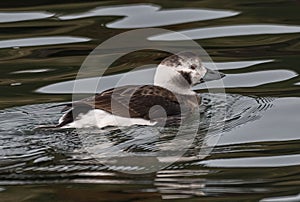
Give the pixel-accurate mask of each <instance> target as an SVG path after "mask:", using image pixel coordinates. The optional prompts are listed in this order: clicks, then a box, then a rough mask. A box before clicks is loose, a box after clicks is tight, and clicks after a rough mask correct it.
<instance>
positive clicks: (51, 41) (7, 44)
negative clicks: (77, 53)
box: [0, 36, 90, 48]
mask: <svg viewBox="0 0 300 202" xmlns="http://www.w3.org/2000/svg"><path fill="white" fill-rule="evenodd" d="M87 41H90V39H89V38H86V37H71V36H53V37H32V38H23V39H10V40H1V41H0V48H12V47H28V46H45V45H58V44H70V43H80V42H87Z"/></svg>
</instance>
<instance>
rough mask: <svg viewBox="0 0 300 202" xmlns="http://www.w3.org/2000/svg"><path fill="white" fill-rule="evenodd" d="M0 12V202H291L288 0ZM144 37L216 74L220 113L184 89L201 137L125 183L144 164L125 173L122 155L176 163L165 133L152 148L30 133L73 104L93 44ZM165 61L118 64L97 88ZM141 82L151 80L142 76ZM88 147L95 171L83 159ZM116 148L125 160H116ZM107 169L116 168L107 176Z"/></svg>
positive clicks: (295, 163)
mask: <svg viewBox="0 0 300 202" xmlns="http://www.w3.org/2000/svg"><path fill="white" fill-rule="evenodd" d="M0 4H1V9H0V29H1V32H0V63H1V70H0V71H1V79H0V88H1V94H0V97H1V99H0V108H1V111H0V154H1V155H0V165H1V166H0V199H1V201H21V200H26V201H98V200H104V201H105V200H107V201H111V200H124V201H125V200H126V201H128V200H139V201H153V200H162V199H184V200H186V198H188V199H190V200H204V201H224V200H227V201H241V200H247V201H260V200H261V201H268V202H270V201H299V200H300V199H299V198H300V197H299V187H300V183H299V176H300V175H299V166H300V150H299V144H300V142H299V140H300V136H299V132H298V131H299V129H300V126H299V113H300V105H299V104H300V98H299V96H300V93H299V92H300V78H299V64H300V63H299V60H298V57H299V36H300V35H299V33H300V25H299V14H298V13H299V2H298V1H296V0H295V1H293V0H291V1H264V2H261V1H254V0H249V1H242V2H241V1H234V0H230V1H226V3H224V4H220V2H219V1H214V0H207V1H189V2H183V1H164V2H161V1H153V2H152V3H151V4H146V3H143V2H135V3H133V2H130V3H125V2H121V1H119V2H118V1H113V2H110V1H104V2H102V1H101V2H100V1H99V2H85V3H77V2H74V3H68V4H64V3H56V2H52V3H49V2H28V3H26V4H25V3H21V2H17V1H10V2H9V3H4V2H2V3H0ZM146 27H147V28H149V27H159V28H165V29H170V30H172V31H178V32H179V33H182V34H185V35H187V36H189V37H190V38H192V39H194V40H195V41H196V42H198V43H199V44H200V45H201V46H202V47H203V48H204V49H205V50H206V51H207V52H208V53H209V55H210V56H211V57H212V59H213V61H214V62H215V65H216V66H217V68H218V69H219V70H220V71H222V72H223V73H225V74H226V77H225V78H224V80H223V81H224V85H225V90H226V100H227V102H226V103H222V102H220V100H222V99H221V97H220V96H222V95H220V94H209V93H207V90H205V89H206V86H205V85H203V84H201V85H197V86H195V88H194V90H196V91H197V92H198V93H199V94H201V95H202V97H203V104H202V106H201V111H202V115H201V118H200V119H199V120H197V122H195V124H199V123H200V126H199V130H198V132H197V135H196V138H195V141H193V142H192V144H191V145H190V147H189V148H188V149H187V150H186V151H185V153H184V155H183V156H182V157H181V158H180V159H177V161H176V162H175V163H173V164H168V165H167V166H166V167H164V168H163V169H162V170H159V171H156V172H153V173H146V174H140V175H136V174H132V173H128V172H129V170H130V171H137V170H142V171H143V170H145V169H149V164H147V163H146V164H145V165H141V164H139V165H136V167H134V166H132V165H131V166H128V165H127V164H126V162H132V157H133V156H132V154H133V153H138V152H139V154H142V155H143V159H144V161H145V162H151V160H153V159H151V157H152V156H153V154H156V153H155V152H157V148H158V147H159V148H160V149H162V150H163V151H164V153H163V154H170V155H169V156H168V155H167V157H171V156H172V155H171V154H174V151H175V152H176V149H174V145H173V147H172V145H170V144H169V141H170V138H171V139H172V138H173V135H174V131H172V130H173V129H172V128H171V129H169V130H167V131H165V133H164V136H162V137H161V138H160V139H157V136H155V131H154V132H153V128H151V127H138V126H133V127H129V128H124V129H123V130H121V131H120V130H118V129H115V128H110V129H106V130H100V131H99V130H96V131H81V132H80V133H78V131H74V130H59V131H50V130H36V129H35V128H36V127H37V126H39V125H43V124H54V123H56V121H57V119H58V118H59V116H60V112H59V110H60V108H51V109H46V108H47V107H49V106H53V105H55V104H57V103H64V102H68V101H70V100H71V99H72V96H71V93H72V85H73V84H74V79H75V77H76V74H77V71H78V69H79V68H80V65H81V64H82V62H83V61H84V59H85V58H86V56H87V55H88V54H89V53H90V52H91V51H92V50H93V49H94V48H95V47H96V46H97V45H99V44H100V43H101V42H103V41H105V40H106V39H109V38H110V37H112V36H115V35H117V34H119V33H122V32H124V31H128V30H132V29H136V28H146ZM149 40H152V41H159V42H160V43H165V42H167V41H171V42H173V43H174V45H176V44H177V43H180V40H182V39H181V38H178V35H176V36H174V35H173V36H172V35H160V36H153V37H151V38H149ZM120 51H122V50H120ZM165 56H166V54H165V53H163V52H160V51H155V50H144V51H138V52H135V53H131V54H128V55H127V56H126V57H124V58H122V59H121V60H120V61H118V62H116V63H114V64H113V66H112V67H110V68H109V71H108V72H107V74H106V77H104V83H105V84H106V85H107V86H102V88H109V87H110V86H112V85H114V83H115V82H116V81H117V80H118V79H119V78H120V77H121V76H123V75H124V74H125V73H126V72H128V71H130V70H132V69H133V68H135V67H138V66H142V65H147V64H157V63H159V61H161V59H162V58H164V57H165ZM206 65H207V66H210V65H211V64H209V63H208V64H206ZM143 71H144V74H143V75H145V74H146V75H151V74H152V73H153V69H151V68H148V69H146V70H143ZM141 75H142V74H140V73H139V72H133V74H132V78H139V79H140V80H143V81H144V80H145V79H147V78H145V77H142V76H141ZM93 79H94V78H90V79H88V80H81V81H80V82H94V80H93ZM211 85H213V86H214V87H222V86H218V85H219V84H218V83H215V84H214V83H213V82H211ZM213 106H220V107H223V109H224V110H225V111H226V119H225V125H224V127H223V129H222V132H220V128H219V125H217V124H216V123H213V121H211V117H216V116H218V111H217V110H214V108H213ZM209 124H212V125H210V126H211V128H213V130H212V136H210V137H217V139H218V141H217V145H216V146H215V147H214V148H213V150H212V151H210V152H209V153H207V154H208V155H207V156H203V155H202V154H203V153H202V152H203V151H202V150H201V146H202V144H203V141H204V140H203V139H202V137H203V135H204V134H206V132H207V127H208V125H209ZM214 124H215V125H214ZM99 133H100V134H101V135H99ZM108 140H110V141H108ZM210 140H213V138H212V139H210ZM183 141H184V139H178V142H175V143H174V144H176V146H180V145H184V142H183ZM109 142H110V143H113V144H108V143H109ZM208 143H209V142H208ZM94 146H98V147H97V150H96V151H97V152H98V153H97V155H98V156H97V159H98V160H97V161H95V158H94V157H95V156H93V155H95V154H93V155H91V153H92V152H93V151H94V150H93V149H95V147H94ZM99 147H100V148H99ZM120 148H121V149H122V150H125V151H128V153H125V154H124V153H122V155H120V153H118V152H115V151H118V150H117V149H120ZM99 149H100V150H99ZM99 151H101V152H99ZM115 158H117V159H118V161H119V162H120V164H119V165H118V166H116V167H113V168H112V167H108V166H107V163H108V162H109V160H110V159H115ZM145 159H147V160H148V161H146V160H145ZM166 159H167V160H168V158H166ZM103 162H105V163H103ZM136 162H137V161H136ZM122 164H124V165H126V166H122Z"/></svg>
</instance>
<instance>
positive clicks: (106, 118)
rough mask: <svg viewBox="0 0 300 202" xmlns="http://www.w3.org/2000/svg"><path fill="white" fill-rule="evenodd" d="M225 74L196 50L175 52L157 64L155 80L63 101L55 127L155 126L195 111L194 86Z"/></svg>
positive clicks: (196, 100)
mask: <svg viewBox="0 0 300 202" xmlns="http://www.w3.org/2000/svg"><path fill="white" fill-rule="evenodd" d="M224 76H225V75H224V74H223V73H221V72H218V71H216V70H211V69H209V68H206V67H205V66H204V65H203V63H202V61H201V58H200V57H199V56H198V55H197V54H195V53H193V52H180V53H178V54H173V55H171V56H168V57H166V58H165V59H163V60H162V61H161V62H160V64H159V65H158V66H157V68H156V71H155V76H154V82H153V84H151V85H125V86H120V87H115V88H111V89H108V90H105V91H103V92H101V93H98V94H96V95H94V96H92V97H88V98H84V99H81V100H78V101H75V102H72V103H66V104H63V105H64V107H63V109H62V110H61V112H62V113H64V114H63V115H62V116H61V118H60V119H59V121H58V124H57V125H55V126H54V127H55V128H87V127H97V128H105V127H107V126H131V125H148V126H152V125H155V124H157V123H158V122H160V120H162V119H165V118H168V117H175V116H182V115H183V114H189V113H192V112H193V111H194V110H195V109H196V108H197V107H198V106H199V105H200V103H201V97H200V96H198V94H197V93H196V92H195V91H193V90H192V87H193V86H195V85H197V84H199V83H203V82H207V81H211V80H216V79H221V78H222V77H224Z"/></svg>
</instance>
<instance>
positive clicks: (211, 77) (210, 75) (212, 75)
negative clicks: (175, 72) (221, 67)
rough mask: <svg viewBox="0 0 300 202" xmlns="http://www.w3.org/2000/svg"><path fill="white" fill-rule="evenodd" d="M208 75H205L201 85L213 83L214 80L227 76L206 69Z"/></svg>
mask: <svg viewBox="0 0 300 202" xmlns="http://www.w3.org/2000/svg"><path fill="white" fill-rule="evenodd" d="M206 70H207V71H206V73H205V75H204V77H203V78H202V79H201V83H203V82H207V81H213V80H218V79H221V78H223V77H224V76H225V74H223V73H221V72H219V71H216V70H211V69H208V68H206Z"/></svg>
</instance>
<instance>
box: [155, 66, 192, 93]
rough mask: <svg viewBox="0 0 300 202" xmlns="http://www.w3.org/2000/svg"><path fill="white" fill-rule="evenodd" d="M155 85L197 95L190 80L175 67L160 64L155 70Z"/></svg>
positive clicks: (174, 91) (175, 91)
mask: <svg viewBox="0 0 300 202" xmlns="http://www.w3.org/2000/svg"><path fill="white" fill-rule="evenodd" d="M154 85H156V86H160V87H163V88H166V89H168V90H169V91H171V92H173V93H176V94H182V95H195V94H196V93H195V92H194V91H193V90H192V89H191V86H190V85H189V84H188V82H187V81H186V80H185V79H184V77H182V76H181V75H180V73H178V72H177V71H175V70H174V69H173V68H171V67H168V66H165V65H159V66H158V67H157V69H156V72H155V77H154Z"/></svg>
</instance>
